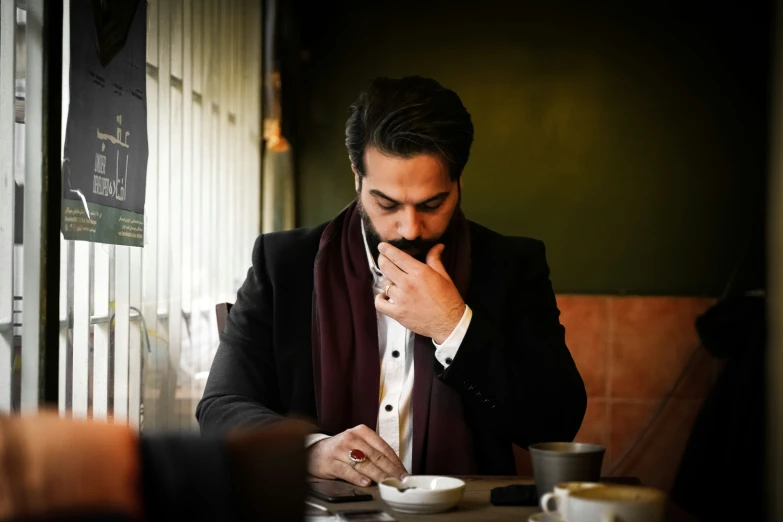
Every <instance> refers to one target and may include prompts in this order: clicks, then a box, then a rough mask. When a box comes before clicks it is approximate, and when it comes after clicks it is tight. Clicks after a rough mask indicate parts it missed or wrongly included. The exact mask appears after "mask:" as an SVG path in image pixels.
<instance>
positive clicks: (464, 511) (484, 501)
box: [308, 476, 541, 522]
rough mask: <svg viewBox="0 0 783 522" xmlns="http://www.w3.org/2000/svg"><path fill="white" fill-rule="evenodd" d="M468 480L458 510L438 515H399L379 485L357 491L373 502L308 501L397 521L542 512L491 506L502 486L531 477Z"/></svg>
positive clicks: (519, 520) (479, 520)
mask: <svg viewBox="0 0 783 522" xmlns="http://www.w3.org/2000/svg"><path fill="white" fill-rule="evenodd" d="M458 478H460V479H462V480H464V481H465V495H464V496H463V497H462V501H461V502H460V503H459V504H457V507H456V508H454V509H452V510H451V511H447V512H446V513H438V514H435V515H406V514H405V513H399V512H397V511H394V510H392V509H391V508H390V507H389V506H388V505H387V504H386V503H385V502H384V501H383V500H381V496H380V493H379V492H378V486H373V487H369V488H359V487H357V488H356V490H357V491H361V492H365V493H370V494H372V496H373V499H372V500H368V501H367V502H347V503H344V504H330V503H328V502H324V501H322V500H316V499H313V498H309V499H308V500H309V501H310V502H314V503H316V504H318V505H321V506H324V507H326V508H327V509H328V510H329V511H331V512H332V513H334V512H338V511H340V512H347V511H366V510H371V509H378V510H381V511H386V512H387V513H389V514H390V515H391V516H393V517H394V518H395V519H396V520H397V521H398V522H408V521H417V522H424V521H425V520H426V521H427V522H429V521H432V522H437V521H440V520H449V521H460V520H473V521H476V522H484V521H492V522H495V521H497V522H503V521H506V520H508V521H514V522H527V519H528V517H529V516H530V515H532V514H533V513H538V512H540V511H541V510H540V509H539V508H537V507H523V506H493V505H492V504H490V503H489V492H490V491H491V490H492V489H493V488H496V487H499V486H508V485H511V484H533V480H532V479H531V478H528V477H487V476H481V477H479V476H471V477H458ZM319 519H321V520H323V519H324V517H308V520H319Z"/></svg>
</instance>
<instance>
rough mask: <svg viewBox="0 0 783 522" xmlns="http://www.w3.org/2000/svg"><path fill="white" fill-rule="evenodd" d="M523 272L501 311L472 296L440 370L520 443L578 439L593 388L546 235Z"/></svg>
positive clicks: (475, 410)
mask: <svg viewBox="0 0 783 522" xmlns="http://www.w3.org/2000/svg"><path fill="white" fill-rule="evenodd" d="M518 273H522V274H524V277H523V278H522V282H521V283H520V284H519V285H515V288H513V289H512V291H511V294H510V295H511V297H510V299H509V303H510V305H509V306H508V308H507V310H506V313H505V315H504V316H503V317H502V318H498V319H493V318H490V317H489V316H488V315H487V314H486V313H485V312H484V311H482V310H481V309H479V307H478V306H474V305H473V304H470V303H469V304H470V306H471V308H473V319H472V321H471V323H470V327H469V328H468V331H467V333H466V335H465V338H464V340H463V342H462V345H461V346H460V349H459V352H458V353H457V355H456V357H455V358H454V360H453V362H452V364H451V365H450V366H449V367H448V368H447V369H446V370H444V371H441V373H440V374H439V375H438V377H439V378H441V379H442V380H443V381H444V382H446V383H447V384H449V385H450V386H452V387H454V388H455V389H457V390H458V391H460V392H461V394H462V396H463V401H464V404H465V407H466V408H469V409H470V410H471V413H472V414H473V416H475V417H476V418H478V419H480V422H482V423H484V424H485V425H487V426H491V427H494V428H495V430H497V432H498V434H499V435H501V437H503V438H506V439H508V440H509V441H510V442H512V443H514V444H517V445H519V446H522V447H524V448H526V447H527V446H529V445H530V444H534V443H536V442H545V441H546V442H549V441H571V440H573V438H574V436H575V435H576V433H577V431H579V427H580V426H581V424H582V418H583V417H584V413H585V409H586V407H587V394H586V392H585V387H584V382H583V381H582V377H581V376H580V375H579V371H578V370H577V368H576V365H575V364H574V360H573V359H572V357H571V353H570V352H569V351H568V347H567V346H566V344H565V329H564V328H563V326H561V324H560V320H559V316H560V311H559V310H558V308H557V302H556V301H555V294H554V291H553V290H552V284H551V282H550V280H549V267H548V266H547V263H546V255H545V250H544V244H543V243H542V242H540V241H537V242H536V243H535V248H533V252H532V255H530V256H529V261H528V262H527V263H526V265H525V266H523V267H519V272H518ZM501 323H502V324H501ZM435 367H436V368H437V369H441V368H442V367H441V366H440V365H439V364H436V365H435ZM436 371H437V370H436Z"/></svg>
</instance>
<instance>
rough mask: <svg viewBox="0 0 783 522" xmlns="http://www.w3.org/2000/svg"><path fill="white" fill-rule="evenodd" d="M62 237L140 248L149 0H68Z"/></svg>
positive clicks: (142, 236) (144, 163)
mask: <svg viewBox="0 0 783 522" xmlns="http://www.w3.org/2000/svg"><path fill="white" fill-rule="evenodd" d="M70 4H71V12H70V15H71V38H70V45H71V53H70V56H71V59H70V77H69V86H70V105H69V109H68V123H67V126H66V134H65V154H64V159H63V205H62V211H63V215H62V230H63V234H64V236H65V238H66V239H77V240H84V241H93V242H97V243H110V244H115V245H130V246H143V243H144V198H145V193H146V178H147V157H148V155H149V150H148V145H147V91H146V52H147V36H146V20H147V3H146V2H145V1H138V0H101V1H90V0H71V3H70Z"/></svg>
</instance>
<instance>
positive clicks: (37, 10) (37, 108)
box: [21, 0, 45, 411]
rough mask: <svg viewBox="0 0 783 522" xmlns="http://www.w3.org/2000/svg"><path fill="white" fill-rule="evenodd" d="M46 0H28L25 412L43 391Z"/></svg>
mask: <svg viewBox="0 0 783 522" xmlns="http://www.w3.org/2000/svg"><path fill="white" fill-rule="evenodd" d="M43 13H44V0H29V1H28V2H27V27H26V42H25V52H26V55H27V63H26V68H25V71H26V75H27V77H26V78H25V124H24V128H25V129H24V130H25V160H24V164H25V180H24V187H25V190H24V218H23V220H24V223H23V243H24V245H23V247H22V248H23V250H22V251H23V254H22V255H23V259H24V268H23V270H24V275H23V278H24V283H23V284H24V286H23V288H24V295H25V300H24V306H23V312H22V404H21V407H22V410H23V411H35V410H37V409H38V401H39V393H40V375H39V373H40V348H41V332H40V329H39V327H38V325H39V324H40V319H41V312H42V310H41V303H42V296H41V291H42V290H45V289H42V288H41V269H42V259H41V244H42V243H41V241H42V239H43V237H42V230H43V229H42V225H43V223H42V206H43V157H42V154H41V151H43V145H44V144H43V93H44V90H43V71H44V60H43V42H44V39H43V29H44V28H43V18H44V14H43Z"/></svg>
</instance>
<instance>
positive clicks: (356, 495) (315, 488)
mask: <svg viewBox="0 0 783 522" xmlns="http://www.w3.org/2000/svg"><path fill="white" fill-rule="evenodd" d="M307 488H308V493H309V494H310V495H312V496H313V497H315V498H317V499H319V500H324V501H326V502H364V501H366V500H372V495H370V494H369V493H362V492H361V491H357V490H356V489H354V486H352V485H351V484H347V483H345V482H334V481H326V482H309V483H308V484H307Z"/></svg>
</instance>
